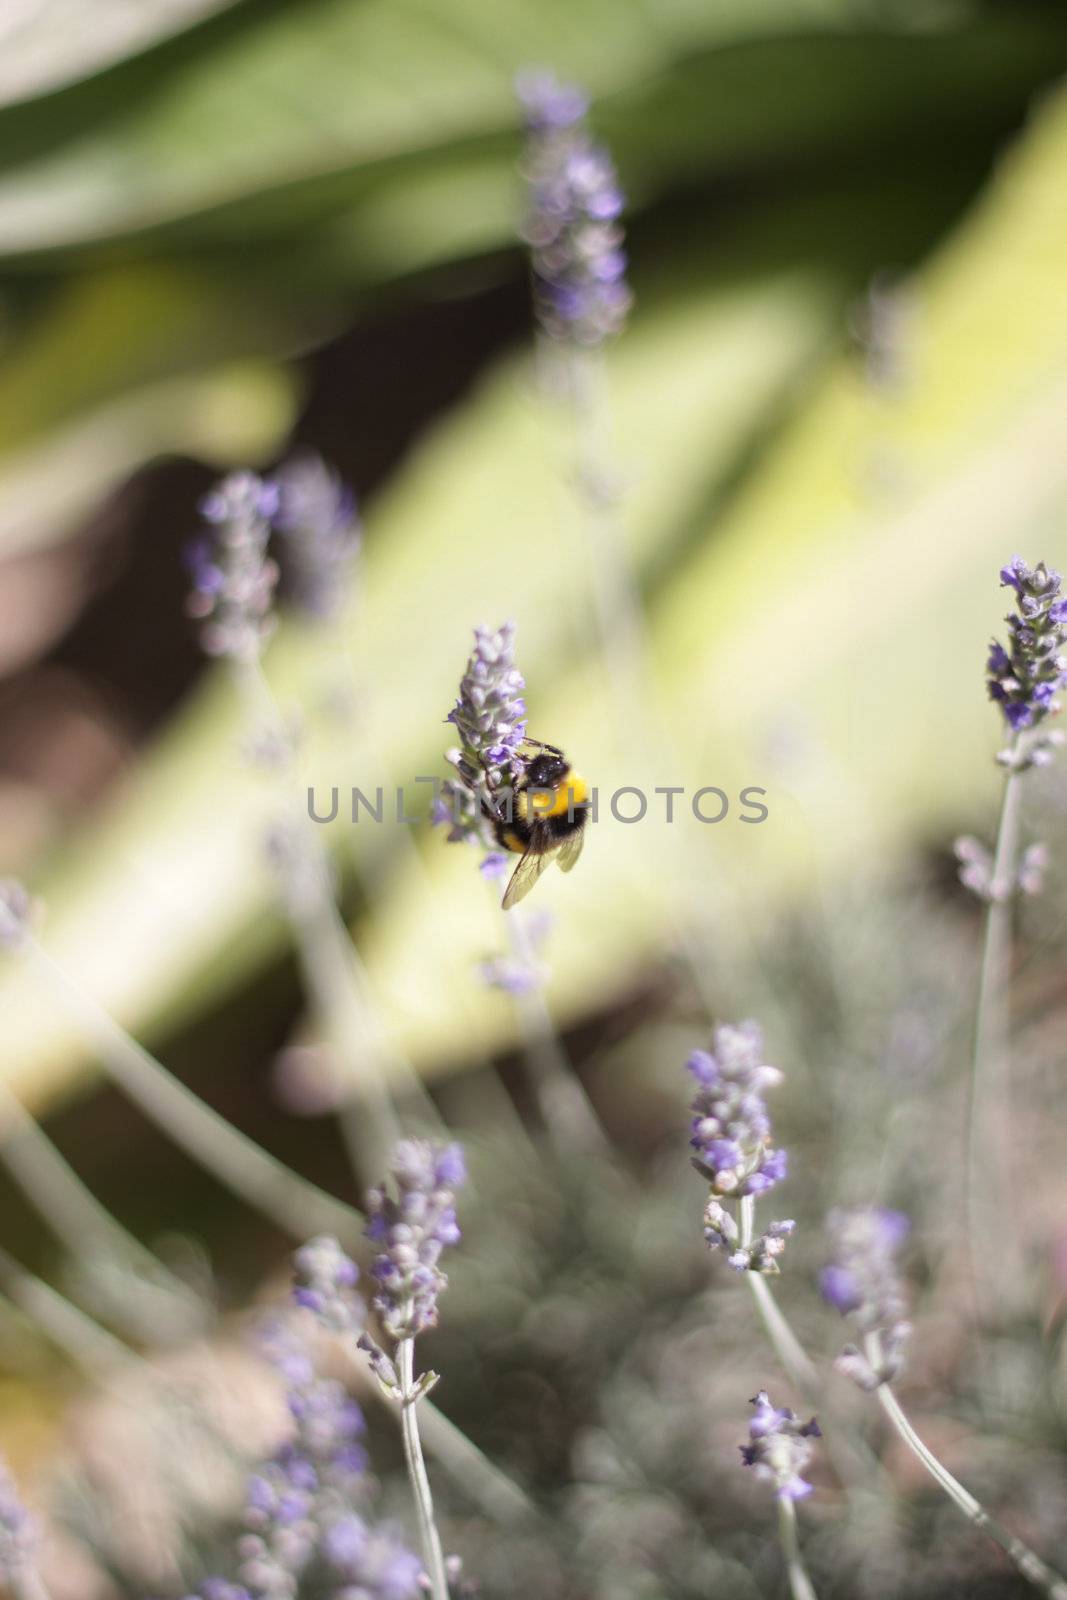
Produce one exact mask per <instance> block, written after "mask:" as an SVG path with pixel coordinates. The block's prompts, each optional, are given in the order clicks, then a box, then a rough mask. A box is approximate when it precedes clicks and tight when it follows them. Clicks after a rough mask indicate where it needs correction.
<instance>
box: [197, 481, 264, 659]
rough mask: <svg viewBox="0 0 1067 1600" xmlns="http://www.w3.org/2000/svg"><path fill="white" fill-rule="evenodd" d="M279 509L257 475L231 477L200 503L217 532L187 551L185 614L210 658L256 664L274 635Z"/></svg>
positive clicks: (201, 509)
mask: <svg viewBox="0 0 1067 1600" xmlns="http://www.w3.org/2000/svg"><path fill="white" fill-rule="evenodd" d="M277 509H278V491H277V488H276V486H275V485H274V484H271V483H265V482H264V481H263V479H261V478H259V477H257V476H256V474H255V473H254V472H232V473H231V474H230V475H229V477H227V478H224V479H223V480H222V481H221V483H218V484H216V486H215V488H214V489H212V490H211V492H210V493H209V494H208V495H206V496H205V497H204V499H203V500H202V501H201V502H200V514H201V516H202V517H203V518H204V520H205V522H207V523H208V524H209V526H210V528H211V529H212V530H213V531H212V533H210V534H208V535H205V536H203V537H201V538H199V539H195V540H193V542H192V543H191V544H190V545H189V546H188V548H187V550H186V553H185V559H186V565H187V566H188V568H189V572H190V576H191V577H192V580H193V587H192V589H191V591H190V593H189V598H188V601H187V602H186V609H187V610H188V612H189V615H190V616H192V617H195V618H196V619H197V620H198V621H199V622H200V624H201V628H200V642H201V644H202V645H203V647H204V649H205V650H206V652H207V653H208V655H212V656H230V657H232V658H233V659H234V660H237V661H249V660H252V659H253V658H254V657H255V656H257V655H258V654H259V652H260V650H261V649H262V648H263V645H264V643H265V642H266V640H267V638H268V637H269V635H270V633H271V631H272V630H273V627H274V589H275V585H276V584H277V581H278V568H277V566H276V564H275V562H274V561H273V560H272V559H271V558H270V556H269V554H268V551H267V546H268V543H269V540H270V525H271V518H272V517H273V516H274V515H275V513H276V511H277Z"/></svg>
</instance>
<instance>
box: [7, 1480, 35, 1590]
mask: <svg viewBox="0 0 1067 1600" xmlns="http://www.w3.org/2000/svg"><path fill="white" fill-rule="evenodd" d="M39 1538H40V1535H39V1532H38V1528H37V1519H36V1518H35V1517H33V1516H31V1515H30V1513H29V1512H28V1511H27V1510H26V1507H25V1506H24V1505H23V1503H22V1498H21V1496H20V1494H19V1492H18V1489H17V1488H16V1487H15V1480H14V1478H12V1476H11V1474H10V1473H9V1472H8V1470H7V1464H6V1463H5V1462H4V1460H3V1459H2V1458H0V1587H4V1588H6V1587H8V1585H10V1587H11V1590H12V1592H13V1593H14V1594H21V1593H23V1592H24V1585H25V1584H26V1582H27V1580H28V1579H29V1578H30V1577H31V1576H32V1575H33V1573H34V1571H35V1566H36V1559H37V1546H38V1541H39Z"/></svg>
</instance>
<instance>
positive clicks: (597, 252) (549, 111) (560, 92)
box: [516, 72, 633, 346]
mask: <svg viewBox="0 0 1067 1600" xmlns="http://www.w3.org/2000/svg"><path fill="white" fill-rule="evenodd" d="M516 87H517V91H518V95H519V100H520V102H521V104H522V108H523V113H524V118H525V124H526V150H525V155H524V160H523V172H524V175H525V177H526V181H527V185H528V190H529V204H528V210H527V219H526V227H525V237H526V242H527V244H528V245H529V247H530V258H531V262H532V265H533V276H534V294H535V303H536V308H537V314H538V318H539V320H540V322H541V326H542V327H543V328H544V330H545V332H546V333H547V334H548V335H549V336H550V337H551V338H553V339H559V340H567V341H572V342H574V343H576V344H579V345H584V346H592V345H598V344H601V343H602V342H603V341H604V340H605V339H608V338H610V337H611V336H612V335H613V334H616V333H618V332H619V331H620V329H621V328H622V326H623V324H624V323H625V321H626V316H627V313H628V312H629V310H630V306H631V304H632V301H633V297H632V295H631V293H630V290H629V287H628V286H627V283H626V255H625V252H624V250H623V248H622V241H623V231H622V226H621V224H620V221H619V218H620V217H621V215H622V210H623V205H624V200H623V194H622V190H621V189H620V188H619V183H618V179H617V177H616V175H615V168H614V166H613V164H612V161H611V157H610V156H609V154H608V152H607V151H606V150H605V149H603V148H602V147H601V146H600V145H597V144H595V143H594V142H593V140H592V139H591V137H590V135H589V131H588V129H587V127H586V125H585V113H586V110H587V104H588V103H587V100H586V97H585V95H584V94H583V93H582V91H581V90H579V89H576V88H573V87H571V86H570V85H567V84H561V83H559V82H558V81H557V80H556V79H555V78H554V77H553V76H552V74H551V73H547V72H527V73H523V74H520V76H519V78H518V80H517V83H516Z"/></svg>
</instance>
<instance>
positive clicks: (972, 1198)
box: [966, 735, 1023, 1323]
mask: <svg viewBox="0 0 1067 1600" xmlns="http://www.w3.org/2000/svg"><path fill="white" fill-rule="evenodd" d="M1019 742H1020V740H1019V735H1016V736H1015V738H1014V739H1013V740H1012V743H1011V746H1010V753H1011V755H1012V757H1014V756H1016V755H1017V753H1018V750H1019ZM1022 776H1023V774H1022V773H1020V772H1018V771H1017V770H1016V769H1015V767H1014V766H1010V767H1009V768H1008V772H1007V775H1006V777H1005V781H1004V794H1003V799H1002V802H1001V808H1000V822H999V825H998V828H997V842H996V848H995V852H994V858H993V876H992V885H991V888H992V896H993V897H992V898H991V899H990V900H989V902H988V904H987V906H986V914H985V930H984V934H983V939H982V958H981V966H980V969H979V976H978V994H977V998H976V1003H975V1020H974V1053H973V1058H972V1066H971V1088H970V1113H969V1119H968V1120H969V1130H968V1145H967V1171H966V1197H967V1199H966V1203H967V1226H968V1238H969V1244H970V1256H971V1267H972V1273H973V1276H974V1284H975V1293H976V1295H977V1299H978V1306H979V1312H980V1321H981V1322H983V1323H984V1322H986V1321H988V1318H989V1315H990V1314H991V1313H993V1312H994V1310H995V1307H996V1306H997V1305H998V1304H1000V1305H1003V1304H1004V1303H1005V1300H1006V1299H1007V1300H1008V1302H1009V1303H1010V1302H1011V1301H1013V1300H1014V1298H1015V1296H1016V1294H1017V1284H1018V1275H1019V1268H1018V1252H1017V1248H1016V1245H1015V1239H1014V1229H1013V1228H1012V1227H1011V1223H1010V1204H1011V1202H1010V1195H1011V1186H1010V1183H1009V1181H1008V1174H1007V1170H1006V1169H1007V1159H1008V1151H1007V1149H1006V1143H1005V1132H1004V1130H1005V1129H1006V1127H1007V1114H1006V1113H1007V1074H1008V1053H1009V1020H1008V987H1009V975H1010V965H1011V924H1012V904H1013V901H1014V898H1015V882H1016V876H1017V872H1018V852H1019V831H1020V816H1019V809H1020V802H1021V779H1022ZM994 1274H995V1277H994Z"/></svg>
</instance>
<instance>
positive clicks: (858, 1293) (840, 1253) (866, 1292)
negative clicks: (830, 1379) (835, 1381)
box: [820, 1206, 911, 1389]
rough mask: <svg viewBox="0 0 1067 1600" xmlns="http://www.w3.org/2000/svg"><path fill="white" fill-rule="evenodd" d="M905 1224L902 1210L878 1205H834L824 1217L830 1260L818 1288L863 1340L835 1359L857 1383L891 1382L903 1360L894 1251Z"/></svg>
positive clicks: (906, 1328)
mask: <svg viewBox="0 0 1067 1600" xmlns="http://www.w3.org/2000/svg"><path fill="white" fill-rule="evenodd" d="M909 1227H910V1224H909V1222H908V1219H907V1217H905V1216H904V1215H903V1214H902V1213H901V1212H899V1211H887V1210H885V1209H883V1208H882V1207H879V1206H870V1207H866V1208H863V1209H860V1210H856V1211H833V1212H831V1213H830V1216H829V1218H828V1219H827V1229H828V1231H829V1234H830V1239H831V1242H832V1245H833V1261H832V1262H831V1264H830V1265H829V1266H828V1267H825V1268H824V1269H823V1272H822V1275H821V1278H820V1283H821V1287H822V1292H823V1295H824V1297H825V1298H826V1299H827V1300H828V1301H829V1303H830V1304H831V1305H832V1306H834V1307H836V1309H837V1310H838V1311H840V1312H841V1315H842V1316H846V1317H851V1318H852V1319H853V1321H854V1322H855V1324H856V1326H857V1327H858V1329H859V1330H860V1332H861V1333H862V1334H863V1342H864V1349H863V1351H860V1350H859V1349H858V1348H857V1347H856V1346H855V1345H851V1344H850V1345H846V1346H845V1348H844V1350H843V1351H842V1353H841V1355H840V1356H839V1357H838V1360H837V1363H836V1365H837V1367H838V1370H839V1371H841V1372H843V1373H845V1374H846V1376H847V1377H850V1378H852V1379H853V1381H854V1382H855V1383H858V1384H859V1386H860V1388H861V1389H877V1388H878V1387H879V1385H880V1384H883V1383H890V1382H892V1380H893V1379H894V1378H895V1377H896V1376H897V1374H898V1373H899V1372H900V1370H901V1368H902V1367H903V1365H904V1350H905V1346H906V1344H907V1340H908V1335H909V1333H910V1332H911V1327H910V1325H909V1323H908V1322H907V1321H906V1320H905V1317H904V1312H905V1302H904V1296H903V1293H902V1290H901V1286H900V1280H899V1278H898V1275H897V1268H896V1254H897V1251H898V1250H899V1249H900V1247H901V1245H902V1244H903V1243H904V1241H905V1239H906V1238H907V1236H908V1231H909Z"/></svg>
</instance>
